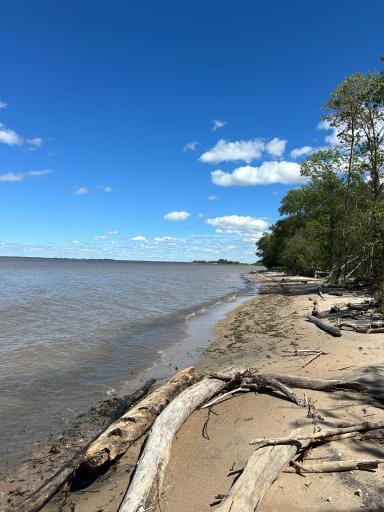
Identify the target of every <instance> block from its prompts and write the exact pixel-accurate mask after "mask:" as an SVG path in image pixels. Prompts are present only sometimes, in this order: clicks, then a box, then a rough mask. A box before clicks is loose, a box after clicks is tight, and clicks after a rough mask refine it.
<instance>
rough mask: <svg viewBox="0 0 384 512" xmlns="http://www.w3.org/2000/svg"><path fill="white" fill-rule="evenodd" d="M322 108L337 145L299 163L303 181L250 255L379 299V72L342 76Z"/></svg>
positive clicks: (383, 78) (382, 149)
mask: <svg viewBox="0 0 384 512" xmlns="http://www.w3.org/2000/svg"><path fill="white" fill-rule="evenodd" d="M326 109H327V114H326V115H325V116H324V119H325V120H326V121H327V122H328V123H329V124H330V126H332V127H334V128H336V129H337V132H338V139H339V145H338V147H337V149H335V148H328V149H322V150H320V151H318V152H317V153H315V154H313V155H311V156H310V157H308V158H307V159H306V160H305V161H304V162H303V163H302V164H301V174H302V176H303V177H305V178H306V182H305V184H304V185H302V186H301V187H300V188H298V189H294V190H290V191H289V192H288V193H287V194H286V196H285V197H284V198H283V200H282V202H281V206H280V210H279V211H280V214H281V216H282V218H281V219H280V220H278V221H277V222H276V224H274V225H273V226H272V227H271V229H270V231H269V232H268V233H265V234H264V235H263V236H262V237H261V238H260V240H259V241H258V242H257V255H258V256H260V257H261V259H262V261H263V263H264V264H265V265H266V266H267V267H273V266H283V267H285V268H286V269H287V270H289V271H292V272H296V273H302V274H308V275H310V274H313V273H315V272H316V270H320V271H325V272H328V274H329V277H328V279H329V280H330V281H332V282H335V283H338V284H342V283H345V282H346V281H347V280H349V279H357V280H361V281H365V282H367V283H369V284H370V286H371V288H372V291H373V292H374V293H376V295H378V296H382V300H383V303H384V191H383V187H384V75H383V73H377V72H375V73H368V74H366V75H364V74H362V73H357V74H354V75H351V76H350V77H348V78H346V79H345V80H344V81H343V82H342V83H341V84H340V85H339V86H338V87H337V88H336V90H335V91H334V92H333V94H332V95H331V98H330V99H329V101H328V103H327V105H326ZM383 308H384V306H383Z"/></svg>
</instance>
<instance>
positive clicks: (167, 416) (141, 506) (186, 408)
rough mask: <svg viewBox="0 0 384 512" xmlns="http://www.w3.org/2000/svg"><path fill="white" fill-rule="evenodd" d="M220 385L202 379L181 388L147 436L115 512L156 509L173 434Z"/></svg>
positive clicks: (215, 381)
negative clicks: (129, 481)
mask: <svg viewBox="0 0 384 512" xmlns="http://www.w3.org/2000/svg"><path fill="white" fill-rule="evenodd" d="M224 386H225V383H224V382H223V381H220V380H218V379H208V378H205V379H203V380H202V381H200V382H198V383H197V384H194V385H193V386H191V387H190V388H189V389H186V390H185V391H183V392H182V393H181V394H180V395H179V396H178V397H177V398H175V399H174V400H173V402H172V403H171V404H169V405H168V407H166V409H165V410H164V411H163V412H162V413H161V414H160V415H159V417H158V418H157V419H156V421H155V423H154V425H153V427H152V429H151V431H150V433H149V435H148V438H147V442H146V444H145V448H144V451H143V453H142V455H141V457H140V459H139V461H138V463H137V465H136V470H135V473H134V475H133V478H132V481H131V483H130V485H129V487H128V489H127V492H126V494H125V496H124V498H123V500H122V502H121V505H120V507H119V512H143V511H145V510H152V507H153V510H154V509H155V508H156V505H157V502H158V497H159V492H160V489H161V484H162V481H163V478H164V474H165V470H166V468H167V465H168V462H169V458H170V455H171V447H172V441H173V438H174V436H175V434H176V433H177V431H178V430H179V429H180V427H181V426H182V424H183V423H184V422H185V420H186V419H187V418H188V416H190V414H192V412H193V411H194V410H195V409H196V408H197V407H199V406H200V405H201V404H202V403H204V402H205V401H206V400H207V399H209V398H210V397H211V396H212V395H214V394H216V393H217V392H218V391H220V390H221V389H222V388H223V387H224Z"/></svg>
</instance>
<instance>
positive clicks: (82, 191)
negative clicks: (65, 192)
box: [73, 187, 89, 196]
mask: <svg viewBox="0 0 384 512" xmlns="http://www.w3.org/2000/svg"><path fill="white" fill-rule="evenodd" d="M88 193H89V188H87V187H79V188H77V189H76V190H75V191H74V193H73V195H75V196H84V195H85V194H88Z"/></svg>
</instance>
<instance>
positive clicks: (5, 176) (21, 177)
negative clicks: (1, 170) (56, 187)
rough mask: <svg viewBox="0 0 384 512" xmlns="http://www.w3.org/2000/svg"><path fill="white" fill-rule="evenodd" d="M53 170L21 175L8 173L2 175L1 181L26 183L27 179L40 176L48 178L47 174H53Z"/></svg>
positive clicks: (29, 172)
mask: <svg viewBox="0 0 384 512" xmlns="http://www.w3.org/2000/svg"><path fill="white" fill-rule="evenodd" d="M51 173H52V171H51V169H44V170H41V171H28V172H20V173H14V172H8V173H6V174H1V175H0V181H2V182H18V181H24V180H25V179H27V178H34V177H38V176H47V174H51Z"/></svg>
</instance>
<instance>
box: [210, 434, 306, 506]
mask: <svg viewBox="0 0 384 512" xmlns="http://www.w3.org/2000/svg"><path fill="white" fill-rule="evenodd" d="M307 431H308V427H306V428H299V429H297V430H294V431H293V432H292V433H291V437H292V439H295V438H297V437H305V436H306V432H307ZM305 444H308V445H309V438H308V440H307V441H303V445H302V446H303V447H304V446H305ZM298 449H299V446H298V445H297V444H293V443H291V444H286V445H280V446H268V447H265V448H263V449H261V450H255V451H254V452H253V454H252V455H251V457H250V458H249V459H248V462H247V464H246V465H245V467H244V469H243V471H242V473H241V475H240V476H239V477H238V479H237V480H236V481H235V482H234V484H233V485H232V487H231V490H230V492H229V494H228V497H227V498H226V499H225V500H224V501H223V503H222V504H221V505H220V506H219V507H218V508H217V509H216V512H230V511H235V510H241V511H242V512H254V511H255V510H257V508H258V506H259V505H260V503H261V501H262V500H263V498H264V496H265V494H266V493H267V491H268V489H269V488H270V486H271V485H272V484H273V482H274V481H275V480H276V478H278V476H279V475H280V473H281V472H282V471H283V469H284V468H285V467H286V466H287V464H289V463H290V462H291V461H292V459H293V458H294V457H295V456H296V455H297V452H298Z"/></svg>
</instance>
